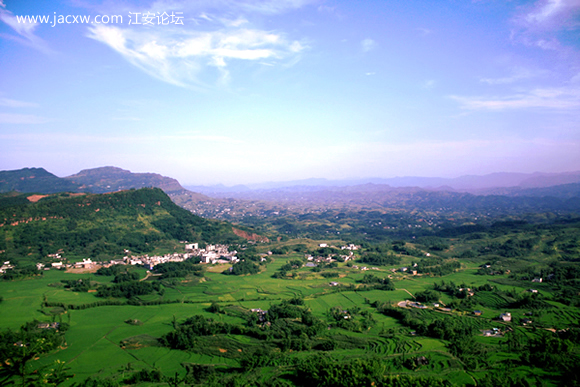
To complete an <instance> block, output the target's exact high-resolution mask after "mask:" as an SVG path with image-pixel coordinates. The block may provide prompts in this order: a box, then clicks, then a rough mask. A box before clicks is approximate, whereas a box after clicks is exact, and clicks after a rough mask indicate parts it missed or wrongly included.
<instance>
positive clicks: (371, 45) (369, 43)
mask: <svg viewBox="0 0 580 387" xmlns="http://www.w3.org/2000/svg"><path fill="white" fill-rule="evenodd" d="M360 44H361V48H362V50H363V51H364V52H369V51H371V50H373V49H375V47H376V46H377V43H376V42H375V41H374V40H372V39H370V38H366V39H363V40H362V41H361V42H360Z"/></svg>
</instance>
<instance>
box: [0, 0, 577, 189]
mask: <svg viewBox="0 0 580 387" xmlns="http://www.w3.org/2000/svg"><path fill="white" fill-rule="evenodd" d="M39 16H43V17H45V19H44V20H42V19H40V18H39ZM34 18H36V21H34ZM101 166H116V167H120V168H123V169H128V170H131V171H132V172H154V173H160V174H162V175H165V176H170V177H173V178H176V179H178V180H179V181H180V183H182V184H183V185H211V184H218V183H221V184H226V185H234V184H250V183H259V182H265V181H286V180H296V179H306V178H328V179H352V178H365V177H385V178H388V177H395V176H433V177H434V176H439V177H457V176H461V175H466V174H475V175H483V174H488V173H492V172H526V173H531V172H566V171H578V170H580V0H536V1H533V0H532V1H518V0H512V1H506V0H473V1H469V0H441V1H436V2H435V1H428V0H408V1H389V0H380V1H378V0H377V1H374V0H373V1H371V0H360V1H339V0H194V1H181V0H160V1H129V0H127V1H109V0H105V1H89V0H50V1H49V0H30V1H29V0H0V170H13V169H19V168H24V167H43V168H45V169H46V170H48V171H49V172H52V173H54V174H56V175H57V176H61V177H64V176H68V175H72V174H74V173H77V172H79V171H80V170H82V169H88V168H96V167H101Z"/></svg>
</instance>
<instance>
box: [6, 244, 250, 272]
mask: <svg viewBox="0 0 580 387" xmlns="http://www.w3.org/2000/svg"><path fill="white" fill-rule="evenodd" d="M185 251H186V252H185V253H173V254H165V255H162V256H160V255H154V256H149V255H140V256H126V257H124V258H123V259H113V260H110V261H108V262H93V261H92V260H91V259H90V258H88V259H83V260H82V261H79V262H76V263H73V264H65V263H63V262H62V260H63V259H64V258H63V257H62V256H61V255H60V254H49V256H48V257H49V258H52V259H53V260H55V261H56V260H57V261H56V262H52V263H51V264H50V267H45V264H43V263H38V264H37V265H36V267H37V268H38V270H42V269H45V270H47V269H50V268H54V269H63V268H75V269H91V268H94V267H95V266H97V265H99V266H104V267H109V266H111V265H143V266H145V267H148V268H149V269H153V267H155V266H156V265H159V264H160V263H166V262H183V261H185V260H187V259H199V263H236V262H238V261H239V259H238V258H237V257H236V254H237V251H235V250H234V251H229V246H227V245H207V246H206V247H205V248H203V249H200V248H199V244H198V243H190V244H186V245H185ZM125 252H126V253H128V252H129V251H128V250H125ZM7 263H8V264H9V262H7ZM4 266H6V265H4ZM4 266H3V267H2V268H4ZM7 268H12V267H11V266H10V267H7Z"/></svg>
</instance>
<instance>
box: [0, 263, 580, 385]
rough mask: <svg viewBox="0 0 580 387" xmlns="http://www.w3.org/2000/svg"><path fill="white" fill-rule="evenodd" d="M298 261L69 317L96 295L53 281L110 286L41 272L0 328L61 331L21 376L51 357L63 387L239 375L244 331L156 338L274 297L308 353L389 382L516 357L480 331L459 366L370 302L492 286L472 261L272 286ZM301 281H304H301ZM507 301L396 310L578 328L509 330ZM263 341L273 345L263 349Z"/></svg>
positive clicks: (466, 377) (551, 314)
mask: <svg viewBox="0 0 580 387" xmlns="http://www.w3.org/2000/svg"><path fill="white" fill-rule="evenodd" d="M296 258H297V256H296V255H292V254H289V255H282V256H275V257H274V260H273V261H272V262H271V263H269V264H268V265H267V266H266V269H265V270H263V271H262V272H260V273H259V274H256V275H244V276H226V275H223V274H220V273H214V272H211V271H209V270H208V271H206V272H205V274H204V276H203V279H202V280H201V281H200V280H199V279H195V278H187V279H182V280H180V281H178V282H177V283H176V284H175V285H172V286H166V287H165V291H164V293H163V296H161V297H159V296H155V295H149V296H145V297H142V300H143V301H152V300H155V299H157V300H163V301H169V300H172V301H176V302H175V303H168V304H160V305H150V306H146V305H135V306H134V305H119V306H97V307H90V308H86V309H76V308H73V307H74V306H79V305H82V304H90V303H93V302H95V301H97V300H98V299H97V298H96V297H95V294H94V293H86V292H85V293H77V292H73V291H70V290H68V289H65V288H64V287H62V286H61V285H59V284H60V281H61V280H63V279H84V280H89V281H90V280H93V281H97V282H102V283H103V284H107V283H109V282H110V281H111V277H98V276H95V275H93V274H68V273H65V272H62V271H57V270H50V271H45V272H44V273H43V275H42V276H37V277H33V278H28V279H22V280H15V281H4V282H0V295H2V297H3V301H2V303H1V304H0V324H1V326H2V327H4V328H10V329H12V330H17V329H18V328H19V327H20V326H21V325H23V324H25V323H26V322H29V321H32V320H38V321H41V322H43V321H46V322H50V321H58V322H66V323H68V324H70V328H69V330H68V331H67V332H66V334H65V339H66V344H64V345H63V346H61V347H60V348H59V349H58V350H55V351H51V352H50V353H48V354H44V355H41V356H40V357H39V358H38V359H35V360H32V361H30V362H29V364H28V367H30V369H35V368H41V367H42V366H44V365H50V364H52V363H53V362H54V361H55V360H60V361H64V362H65V363H66V366H67V367H70V371H69V372H70V373H71V374H73V375H74V377H73V378H70V379H69V380H67V381H66V382H64V384H63V385H71V384H73V383H74V382H79V381H83V380H84V379H86V378H88V377H93V378H94V377H100V378H106V377H114V378H116V379H117V380H122V379H123V378H125V377H127V376H128V375H131V374H132V373H134V372H136V371H138V370H151V369H159V370H161V372H162V373H163V374H164V375H174V374H175V373H178V374H180V375H184V374H185V370H184V368H183V366H182V363H194V364H207V365H216V366H219V367H234V368H235V369H238V368H237V367H239V364H240V359H241V357H242V356H243V355H244V354H245V352H247V351H253V350H255V349H256V348H258V347H260V346H262V344H261V341H260V340H257V339H255V338H252V337H249V336H246V335H232V334H225V335H222V334H220V335H217V336H214V337H213V338H211V337H207V338H203V341H202V342H203V350H194V351H182V350H174V349H169V348H167V347H163V346H161V345H160V344H159V343H158V341H157V339H158V338H159V337H161V336H163V335H165V334H167V333H169V332H171V331H172V330H173V323H174V322H176V323H177V324H179V323H181V322H183V321H185V320H186V319H187V318H189V317H191V316H194V315H202V316H205V317H206V318H212V319H213V320H214V321H218V322H223V323H228V324H238V325H243V324H244V323H245V318H244V316H245V315H246V314H247V313H249V310H250V309H255V308H261V309H263V310H268V309H269V308H271V307H272V306H273V305H275V304H279V303H280V302H281V301H282V300H287V299H291V298H300V299H303V300H304V307H305V308H307V309H308V310H309V311H311V313H312V315H313V316H315V317H316V318H318V319H320V320H321V321H323V322H324V323H325V324H327V325H328V329H327V330H326V332H323V333H322V334H319V335H318V336H317V338H316V339H313V341H312V342H311V345H313V346H314V347H315V346H316V345H317V343H318V344H320V343H323V342H325V341H327V340H332V342H333V343H334V344H333V345H334V349H333V350H332V351H330V353H332V356H334V357H335V358H336V359H345V360H346V359H354V358H368V357H369V356H370V357H373V356H376V357H380V358H382V359H387V360H388V361H390V362H391V363H389V364H391V366H390V367H391V371H390V372H392V373H395V374H408V375H413V376H424V377H435V378H440V379H443V380H447V381H449V382H451V383H452V384H454V385H463V384H474V385H475V384H476V383H478V380H480V379H482V378H483V377H484V375H485V374H486V372H488V371H492V370H494V372H496V371H497V372H500V371H501V369H503V368H502V367H504V364H506V361H507V360H506V359H510V358H514V355H513V354H510V353H509V351H506V350H505V343H504V342H505V340H506V339H505V338H504V337H503V336H499V337H484V336H483V333H478V334H477V335H475V338H476V341H477V342H478V343H479V345H480V346H481V348H484V349H485V353H486V355H485V356H484V357H483V358H484V359H487V360H485V361H481V362H480V363H477V364H475V365H474V364H468V363H466V361H468V360H469V359H467V360H466V359H462V358H458V357H457V356H455V355H453V352H452V351H451V350H450V342H449V341H448V340H444V339H441V338H436V337H427V336H424V335H418V334H416V333H415V332H414V331H415V329H414V328H413V325H412V324H411V325H409V324H408V323H405V322H404V321H402V320H400V319H399V318H394V317H391V316H389V315H386V314H384V313H380V311H379V310H378V309H377V305H379V304H382V305H388V306H391V307H393V308H398V307H397V306H396V305H397V303H399V302H400V301H404V300H410V301H414V295H415V294H416V293H417V292H421V291H423V290H425V289H429V288H432V286H433V283H434V282H440V281H442V280H443V281H445V282H454V283H456V284H459V283H465V284H469V286H470V287H474V288H476V287H478V286H482V285H485V284H486V283H490V284H494V282H490V279H496V278H495V277H489V276H482V275H477V274H476V269H475V268H474V267H477V263H475V262H468V263H467V264H466V265H464V268H462V269H460V270H458V271H455V272H453V273H451V274H448V275H445V276H443V277H432V276H428V275H421V276H419V275H417V276H413V275H407V274H401V273H398V272H397V273H392V272H391V271H390V269H391V268H393V266H389V267H386V266H385V267H380V268H379V269H380V270H375V271H373V273H372V274H373V275H377V276H387V275H389V276H391V277H392V280H393V283H394V285H395V287H396V290H392V291H385V290H379V289H371V288H366V287H365V286H362V284H361V283H360V281H361V278H363V273H362V272H361V271H360V270H356V269H353V268H350V267H347V266H346V265H345V264H344V263H341V264H340V265H339V266H338V267H336V268H334V269H332V270H334V271H338V272H339V273H341V276H340V278H337V279H332V280H333V281H334V280H335V281H337V282H339V283H340V284H341V285H340V286H331V285H330V282H331V281H330V280H328V279H325V278H323V277H322V276H320V275H319V274H317V273H314V272H311V271H310V269H308V268H304V267H303V268H301V269H298V270H296V272H297V274H299V275H297V276H295V278H294V279H290V278H288V279H275V278H272V275H273V274H274V273H275V272H276V270H278V269H279V268H280V267H281V266H282V265H283V264H284V263H286V262H288V261H290V260H292V259H296ZM369 272H370V271H369ZM307 273H310V274H308V275H307V276H305V275H300V274H307ZM305 278H306V279H305ZM527 287H528V285H527V284H525V283H521V284H520V285H519V286H502V285H499V286H498V288H500V289H507V288H509V289H510V291H515V292H516V293H525V292H526V290H527ZM441 301H442V302H444V303H445V304H447V303H449V302H452V301H453V297H452V296H449V295H447V294H441ZM508 301H509V300H508ZM508 301H506V296H502V295H498V294H496V293H494V292H493V291H482V292H477V294H476V295H475V296H473V302H474V304H473V305H472V308H471V310H466V309H462V308H455V309H454V310H453V311H451V312H449V311H443V310H438V309H437V308H434V307H432V306H428V308H427V309H424V310H420V309H417V308H405V309H406V310H409V311H410V312H412V313H413V314H414V315H415V316H416V317H414V318H418V319H420V320H421V321H423V322H424V323H426V324H427V323H429V322H430V321H434V320H437V319H461V321H462V324H467V326H470V327H472V329H474V330H476V331H477V332H483V331H484V330H489V329H491V328H494V327H495V328H501V329H502V331H503V332H508V331H510V330H512V329H514V328H515V327H516V326H517V327H518V328H517V329H518V330H519V331H521V332H522V335H523V336H522V337H525V338H527V340H530V339H532V338H534V337H536V336H537V331H538V330H546V329H551V328H554V329H564V328H567V327H574V326H577V324H578V321H579V319H580V312H579V310H578V308H575V307H568V306H565V305H563V304H560V303H557V302H555V301H550V304H551V305H552V307H546V308H543V309H541V310H535V311H534V312H535V315H534V316H533V317H532V318H533V320H534V321H535V324H534V325H533V327H531V326H525V327H524V326H522V325H520V324H519V319H520V318H523V317H524V314H525V313H526V312H528V309H517V308H509V307H508V305H509V303H508ZM43 302H48V303H63V304H65V306H66V309H67V310H64V309H61V308H57V307H46V306H43ZM212 303H215V304H217V305H219V306H220V307H221V308H222V310H223V311H225V313H220V314H215V313H211V312H209V311H208V309H209V306H210V305H211V304H212ZM425 305H430V304H428V303H426V304H425ZM71 306H72V307H71ZM335 307H337V308H339V309H341V310H345V311H348V313H349V314H351V311H354V312H352V313H355V314H353V315H352V316H351V317H350V319H351V320H352V321H353V322H354V324H355V325H353V327H354V328H352V327H351V328H349V327H348V326H344V327H340V326H339V325H337V324H336V322H335V321H334V320H333V319H332V318H331V316H330V310H331V308H335ZM474 309H478V310H481V311H482V312H483V314H482V316H478V317H475V316H473V313H472V310H474ZM362 312H365V313H367V315H368V316H371V317H370V318H371V319H372V324H370V326H369V327H368V328H366V329H361V328H360V324H359V325H356V323H357V321H358V322H360V321H362V318H363V317H362V316H363V313H362ZM505 312H511V314H512V316H513V320H514V321H513V322H512V323H504V322H499V321H497V320H496V318H497V317H498V316H499V314H500V313H505ZM130 320H137V321H139V322H140V324H139V325H132V324H128V323H127V321H130ZM446 321H448V320H446ZM268 345H275V343H273V342H270V343H269V344H268ZM522 345H523V344H522ZM278 351H280V350H278ZM282 352H284V351H281V353H282ZM313 352H317V351H314V349H311V350H307V351H292V350H290V351H287V352H285V353H284V356H285V359H286V360H285V361H286V362H288V361H291V359H292V358H295V359H300V358H303V357H305V356H308V354H310V353H313ZM325 352H326V353H328V352H327V351H325ZM572 354H573V356H578V347H574V349H573V350H572ZM420 357H425V358H426V359H428V364H421V365H418V366H417V365H413V366H410V365H409V364H411V363H412V359H417V358H420ZM288 359H290V360H288ZM409 359H411V360H409ZM410 361H411V362H410ZM498 370H499V371H498ZM263 372H264V378H265V379H268V378H271V377H273V375H274V374H275V373H276V372H277V371H276V368H272V367H270V368H268V367H266V368H264V369H263ZM501 372H503V371H501ZM513 375H520V376H521V377H522V378H524V379H527V380H529V381H530V382H531V383H535V382H537V380H539V378H541V379H542V380H544V383H545V385H557V384H558V383H559V382H558V380H559V379H558V373H557V372H554V371H553V370H549V371H542V370H537V369H532V368H530V367H529V366H527V365H525V364H520V365H517V364H515V368H514V373H513Z"/></svg>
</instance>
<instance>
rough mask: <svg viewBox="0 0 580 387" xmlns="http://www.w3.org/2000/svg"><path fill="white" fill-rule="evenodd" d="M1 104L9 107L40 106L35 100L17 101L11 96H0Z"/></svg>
mask: <svg viewBox="0 0 580 387" xmlns="http://www.w3.org/2000/svg"><path fill="white" fill-rule="evenodd" d="M0 106H4V107H9V108H34V107H38V104H37V103H33V102H25V101H17V100H15V99H10V98H0Z"/></svg>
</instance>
